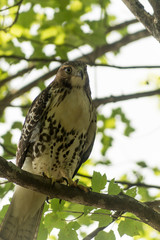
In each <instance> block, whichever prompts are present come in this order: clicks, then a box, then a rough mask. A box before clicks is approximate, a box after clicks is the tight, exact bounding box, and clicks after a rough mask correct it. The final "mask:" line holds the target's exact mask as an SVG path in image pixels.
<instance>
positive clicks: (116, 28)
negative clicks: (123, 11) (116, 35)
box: [106, 19, 138, 33]
mask: <svg viewBox="0 0 160 240" xmlns="http://www.w3.org/2000/svg"><path fill="white" fill-rule="evenodd" d="M134 23H138V21H137V19H132V20H129V21H125V22H122V23H120V24H117V25H114V26H111V27H108V28H107V31H106V33H110V32H112V31H117V30H120V29H123V28H125V27H128V26H129V25H131V24H134Z"/></svg>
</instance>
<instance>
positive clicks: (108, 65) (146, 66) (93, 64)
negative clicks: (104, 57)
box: [88, 63, 160, 69]
mask: <svg viewBox="0 0 160 240" xmlns="http://www.w3.org/2000/svg"><path fill="white" fill-rule="evenodd" d="M88 65H90V66H96V67H109V68H117V69H144V68H148V69H150V68H160V65H139V66H137V65H135V66H118V65H112V64H104V63H88Z"/></svg>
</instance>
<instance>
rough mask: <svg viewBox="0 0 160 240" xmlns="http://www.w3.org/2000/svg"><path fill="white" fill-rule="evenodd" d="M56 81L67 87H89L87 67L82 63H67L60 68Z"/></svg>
mask: <svg viewBox="0 0 160 240" xmlns="http://www.w3.org/2000/svg"><path fill="white" fill-rule="evenodd" d="M55 80H56V81H57V82H59V83H60V84H63V85H64V86H66V87H79V88H81V87H82V88H83V87H88V85H89V79H88V74H87V65H86V64H85V63H83V62H81V61H70V62H65V63H64V64H63V65H62V66H61V67H60V68H59V70H58V72H57V75H56V79H55Z"/></svg>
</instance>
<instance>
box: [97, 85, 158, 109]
mask: <svg viewBox="0 0 160 240" xmlns="http://www.w3.org/2000/svg"><path fill="white" fill-rule="evenodd" d="M157 94H160V88H159V89H156V90H153V91H147V92H140V93H133V94H127V95H120V96H110V97H104V98H97V99H94V100H93V102H94V105H95V107H96V108H98V107H99V106H100V105H102V104H103V105H104V104H107V103H111V102H112V103H113V102H114V103H115V102H120V101H125V100H129V99H135V98H141V97H149V96H154V95H157Z"/></svg>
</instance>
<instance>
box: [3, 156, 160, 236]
mask: <svg viewBox="0 0 160 240" xmlns="http://www.w3.org/2000/svg"><path fill="white" fill-rule="evenodd" d="M0 177H2V178H7V179H8V180H9V181H12V182H14V183H16V184H18V185H20V186H23V187H25V188H29V189H32V190H33V191H38V192H41V193H43V194H45V195H46V196H49V197H50V198H60V199H63V200H66V201H70V202H73V203H78V204H82V205H87V206H94V207H97V208H102V209H108V210H115V211H125V212H131V213H133V214H135V215H136V216H137V217H138V218H140V219H141V221H142V222H144V223H146V224H148V225H150V226H151V227H153V228H154V229H156V230H158V231H160V214H159V213H158V212H156V211H154V210H153V209H152V208H150V207H149V206H147V205H146V204H144V203H141V202H139V201H137V200H136V199H134V198H131V197H129V196H127V195H123V194H120V195H109V194H99V193H95V192H88V193H85V192H84V191H82V190H80V189H78V188H75V187H68V186H65V185H62V184H59V183H55V184H54V185H52V184H51V179H48V178H44V177H41V176H38V175H33V174H31V173H29V172H26V171H24V170H22V169H20V168H18V167H16V166H15V165H14V164H13V163H11V162H7V161H6V160H5V159H4V158H2V157H0Z"/></svg>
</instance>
